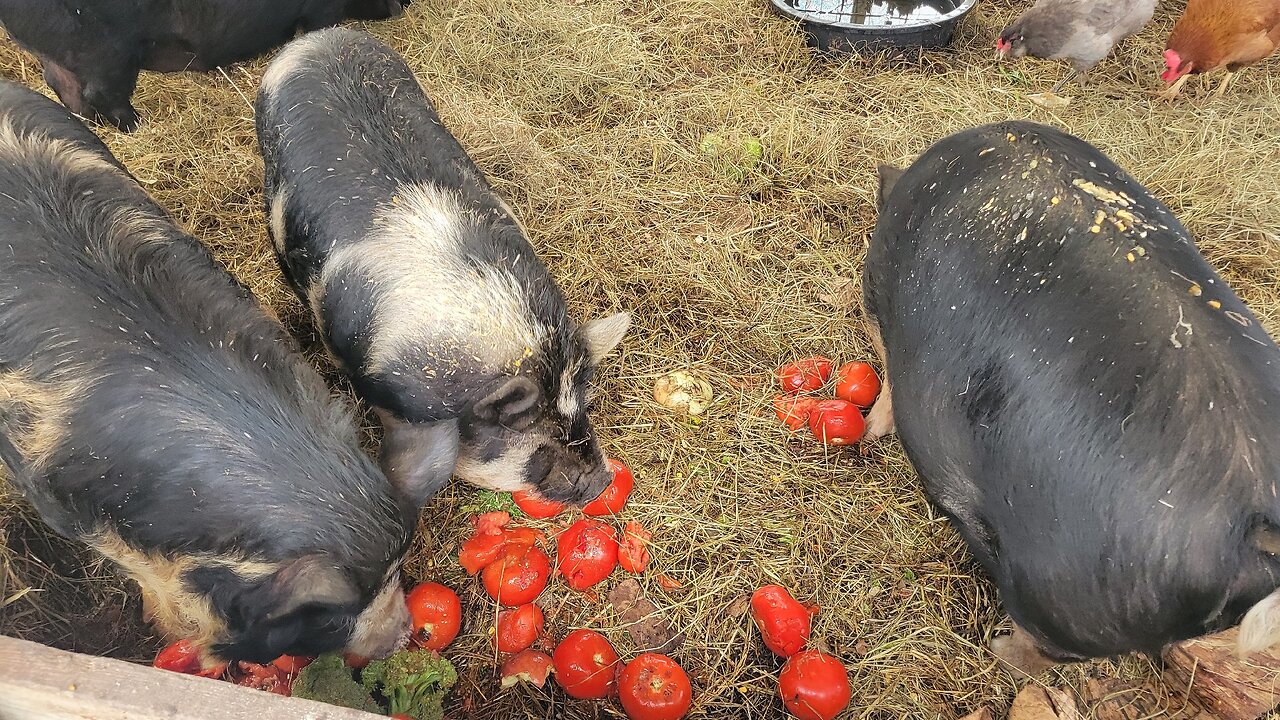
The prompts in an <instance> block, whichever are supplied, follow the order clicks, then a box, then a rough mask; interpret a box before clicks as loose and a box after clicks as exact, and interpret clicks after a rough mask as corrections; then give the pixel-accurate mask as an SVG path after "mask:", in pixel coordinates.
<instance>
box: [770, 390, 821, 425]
mask: <svg viewBox="0 0 1280 720" xmlns="http://www.w3.org/2000/svg"><path fill="white" fill-rule="evenodd" d="M817 404H818V398H813V397H806V396H803V395H800V396H796V395H779V396H777V397H775V398H774V399H773V413H774V414H775V415H777V416H778V419H779V420H781V421H782V424H783V425H786V426H787V427H788V428H791V430H792V431H793V432H794V431H796V430H799V429H800V428H802V427H804V426H806V425H808V424H809V414H810V413H812V412H813V406H814V405H817Z"/></svg>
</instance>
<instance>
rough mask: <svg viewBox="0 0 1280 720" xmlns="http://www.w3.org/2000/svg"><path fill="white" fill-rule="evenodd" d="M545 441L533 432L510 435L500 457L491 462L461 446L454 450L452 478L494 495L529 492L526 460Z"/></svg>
mask: <svg viewBox="0 0 1280 720" xmlns="http://www.w3.org/2000/svg"><path fill="white" fill-rule="evenodd" d="M545 440H546V438H544V437H542V436H541V435H540V434H539V433H536V432H526V433H521V434H520V435H513V436H512V437H511V441H510V442H509V443H506V444H505V445H504V446H503V448H502V454H501V455H499V456H498V457H496V458H493V459H491V460H484V459H483V458H481V457H479V456H478V455H477V454H476V452H475V449H474V448H471V447H468V446H467V445H465V444H464V445H463V446H462V447H460V448H459V450H458V462H457V464H456V465H455V466H454V468H453V474H454V475H457V476H458V477H459V478H462V479H463V480H464V481H466V482H468V483H471V484H472V485H476V486H479V487H482V488H486V489H489V490H494V491H497V492H516V491H519V490H530V489H532V488H531V486H530V485H529V482H528V478H527V477H526V476H527V474H528V467H529V460H530V458H532V457H533V453H534V452H535V451H536V450H537V449H538V447H539V446H540V445H541V444H542V443H543V442H544V441H545Z"/></svg>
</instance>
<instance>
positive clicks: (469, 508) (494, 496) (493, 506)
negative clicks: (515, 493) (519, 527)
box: [460, 490, 524, 518]
mask: <svg viewBox="0 0 1280 720" xmlns="http://www.w3.org/2000/svg"><path fill="white" fill-rule="evenodd" d="M497 511H503V512H507V513H510V514H511V517H513V518H521V517H524V512H523V511H521V510H520V508H519V507H518V506H517V505H516V501H515V500H512V499H511V493H506V492H502V493H500V492H494V491H492V490H481V491H479V492H477V493H476V495H475V499H474V500H472V501H471V502H469V503H467V504H466V505H463V506H462V507H461V508H460V512H463V513H473V514H480V513H487V512H497Z"/></svg>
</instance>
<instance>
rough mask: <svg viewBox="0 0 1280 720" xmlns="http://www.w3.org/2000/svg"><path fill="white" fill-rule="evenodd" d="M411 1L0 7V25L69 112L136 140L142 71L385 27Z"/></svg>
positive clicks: (33, 1)
mask: <svg viewBox="0 0 1280 720" xmlns="http://www.w3.org/2000/svg"><path fill="white" fill-rule="evenodd" d="M409 2H410V0H269V1H267V0H0V25H4V27H5V29H6V30H8V31H9V34H10V36H12V37H13V39H14V40H15V41H16V42H17V43H18V44H19V45H21V46H22V47H24V48H27V49H28V50H30V51H31V52H32V53H34V54H35V55H36V56H37V57H38V58H40V63H41V65H43V66H44V80H45V82H47V83H49V87H51V88H53V90H54V91H55V92H56V93H58V97H59V98H61V99H62V102H63V103H64V104H66V106H67V107H69V108H71V110H72V111H74V112H76V113H77V114H79V115H82V116H84V117H86V118H89V119H91V120H94V121H100V120H104V119H105V120H106V121H107V122H110V123H111V124H112V125H115V126H116V127H117V128H120V129H121V130H125V131H126V132H127V131H132V130H133V129H135V128H136V127H137V125H138V114H137V112H135V111H134V109H133V105H132V104H131V103H130V102H129V98H130V97H131V96H132V95H133V89H134V86H135V85H136V84H137V82H138V71H139V70H155V71H158V72H181V71H184V70H199V71H205V70H213V69H214V68H217V67H221V66H223V65H229V64H231V63H234V62H240V61H242V60H249V59H251V58H254V57H256V56H258V55H261V54H262V53H265V52H267V51H268V50H270V49H272V48H274V47H277V46H279V45H283V44H284V43H285V42H287V41H288V40H290V39H291V38H292V37H293V36H294V35H295V34H296V33H297V32H299V31H302V32H306V31H308V30H314V29H317V28H322V27H328V26H330V25H336V24H337V23H339V22H341V21H342V20H344V19H346V18H357V19H362V20H380V19H383V18H389V17H394V16H396V15H399V14H400V13H401V12H402V9H403V7H404V6H406V5H408V4H409Z"/></svg>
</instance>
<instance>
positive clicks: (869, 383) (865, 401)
mask: <svg viewBox="0 0 1280 720" xmlns="http://www.w3.org/2000/svg"><path fill="white" fill-rule="evenodd" d="M879 394H880V378H879V377H878V376H877V375H876V371H875V368H873V367H871V366H870V365H868V364H867V363H864V362H851V363H846V364H844V365H841V366H840V369H839V370H837V371H836V397H838V398H840V399H841V400H848V401H849V402H851V403H853V404H854V405H857V406H858V407H871V404H872V403H874V402H875V401H876V396H877V395H879Z"/></svg>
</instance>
